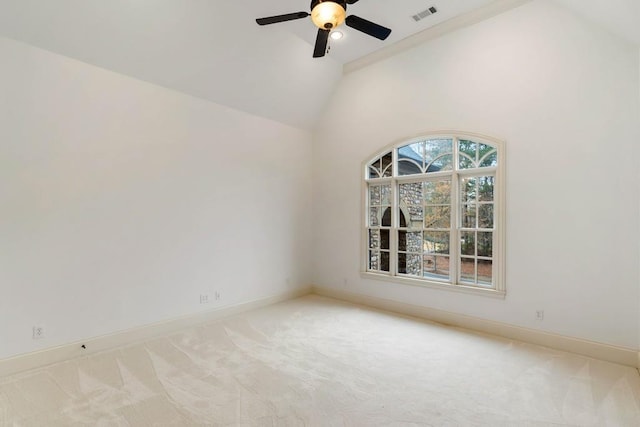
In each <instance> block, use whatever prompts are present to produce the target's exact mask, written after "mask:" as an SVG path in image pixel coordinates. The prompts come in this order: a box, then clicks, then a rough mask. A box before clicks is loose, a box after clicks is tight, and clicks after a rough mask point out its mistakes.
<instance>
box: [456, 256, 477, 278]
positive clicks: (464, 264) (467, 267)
mask: <svg viewBox="0 0 640 427" xmlns="http://www.w3.org/2000/svg"><path fill="white" fill-rule="evenodd" d="M460 280H461V281H463V282H471V283H475V282H476V261H475V259H473V258H462V259H461V260H460Z"/></svg>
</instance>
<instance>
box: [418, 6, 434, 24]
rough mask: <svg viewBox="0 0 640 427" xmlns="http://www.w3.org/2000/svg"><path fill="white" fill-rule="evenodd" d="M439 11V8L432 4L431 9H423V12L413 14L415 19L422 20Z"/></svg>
mask: <svg viewBox="0 0 640 427" xmlns="http://www.w3.org/2000/svg"><path fill="white" fill-rule="evenodd" d="M437 11H438V9H436V8H435V7H433V6H431V7H430V8H429V9H427V10H423V11H422V12H418V13H416V14H415V15H413V19H414V20H415V21H416V22H418V21H422V20H423V19H424V18H426V17H427V16H429V15H433V14H434V13H436V12H437Z"/></svg>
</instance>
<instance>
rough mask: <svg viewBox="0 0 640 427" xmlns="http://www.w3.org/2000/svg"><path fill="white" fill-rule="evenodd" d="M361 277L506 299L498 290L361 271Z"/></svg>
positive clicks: (503, 292)
mask: <svg viewBox="0 0 640 427" xmlns="http://www.w3.org/2000/svg"><path fill="white" fill-rule="evenodd" d="M360 277H362V278H363V279H372V280H380V281H383V282H387V283H399V284H402V285H409V286H418V287H421V288H432V289H441V290H446V291H453V292H461V293H465V294H471V295H481V296H484V297H490V298H498V299H505V297H506V292H505V291H498V290H496V289H488V288H478V287H475V286H465V285H452V284H449V283H441V282H435V281H428V280H419V279H412V278H409V277H398V276H390V275H387V274H379V273H372V272H370V271H361V272H360Z"/></svg>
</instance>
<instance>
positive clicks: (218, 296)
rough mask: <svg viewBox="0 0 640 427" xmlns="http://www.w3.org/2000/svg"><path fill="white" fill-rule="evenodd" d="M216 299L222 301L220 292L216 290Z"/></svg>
mask: <svg viewBox="0 0 640 427" xmlns="http://www.w3.org/2000/svg"><path fill="white" fill-rule="evenodd" d="M215 296H216V301H220V292H218V291H216V294H215Z"/></svg>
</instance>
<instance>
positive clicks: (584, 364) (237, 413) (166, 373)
mask: <svg viewBox="0 0 640 427" xmlns="http://www.w3.org/2000/svg"><path fill="white" fill-rule="evenodd" d="M0 425H2V426H38V427H40V426H47V427H48V426H72V425H78V426H80V425H87V426H170V425H171V426H200V425H213V426H218V425H220V426H226V425H228V426H244V425H246V426H412V425H415V426H429V425H433V426H555V425H571V426H633V427H637V426H640V376H639V375H638V373H637V371H636V370H634V369H632V368H628V367H624V366H620V365H615V364H612V363H607V362H601V361H598V360H593V359H589V358H585V357H580V356H576V355H572V354H568V353H563V352H559V351H554V350H549V349H545V348H541V347H537V346H533V345H528V344H523V343H519V342H513V341H509V340H505V339H499V338H495V337H491V336H485V335H479V334H475V333H470V332H467V331H464V330H459V329H455V328H448V327H443V326H440V325H435V324H430V323H425V322H420V321H416V320H412V319H406V318H402V317H397V316H392V315H389V314H384V313H379V312H375V311H371V310H368V309H364V308H361V307H357V306H352V305H348V304H343V303H339V302H336V301H334V300H330V299H325V298H321V297H316V296H309V297H304V298H300V299H297V300H293V301H289V302H286V303H282V304H277V305H274V306H271V307H267V308H264V309H260V310H256V311H252V312H250V313H246V314H244V315H240V316H236V317H232V318H228V319H225V320H222V321H218V322H215V323H212V324H208V325H205V326H202V327H199V328H193V329H189V330H185V331H183V332H182V333H178V334H174V335H171V336H168V337H165V338H161V339H155V340H151V341H148V342H145V343H141V344H138V345H132V346H128V347H124V348H120V349H115V350H113V351H109V352H105V353H101V354H98V355H93V356H89V357H85V358H82V359H78V360H73V361H69V362H66V363H61V364H57V365H54V366H50V367H48V368H44V369H40V370H36V371H32V372H28V373H25V374H22V375H20V376H16V377H11V378H5V379H0Z"/></svg>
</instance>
